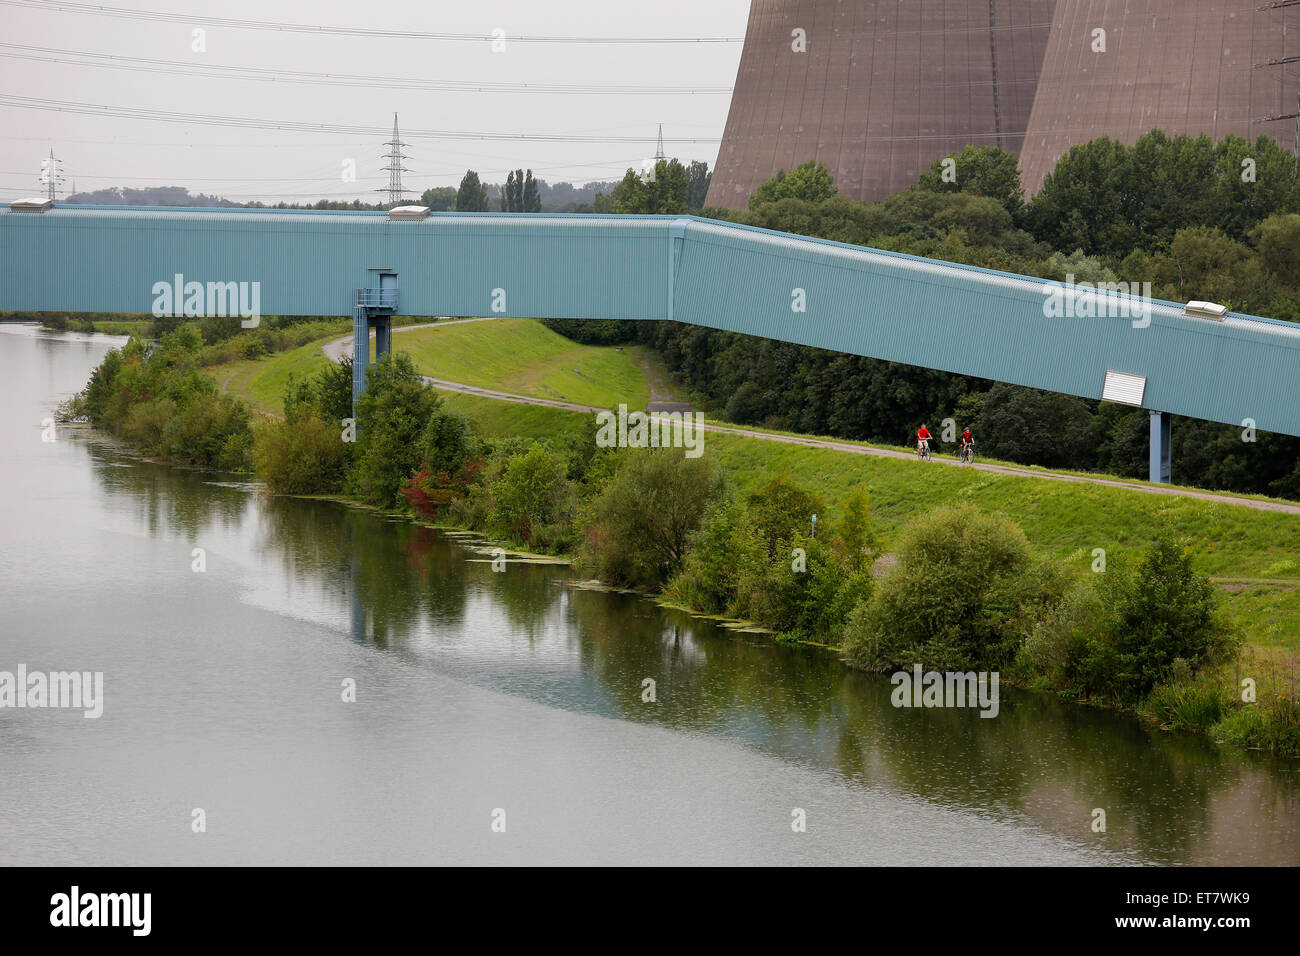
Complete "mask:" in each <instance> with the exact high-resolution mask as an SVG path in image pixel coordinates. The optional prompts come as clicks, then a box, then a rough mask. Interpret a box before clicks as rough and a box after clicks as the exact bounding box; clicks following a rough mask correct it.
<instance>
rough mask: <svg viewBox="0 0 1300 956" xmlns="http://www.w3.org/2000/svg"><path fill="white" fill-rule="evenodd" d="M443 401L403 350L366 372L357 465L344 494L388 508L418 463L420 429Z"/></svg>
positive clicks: (358, 432) (395, 501)
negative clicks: (348, 492)
mask: <svg viewBox="0 0 1300 956" xmlns="http://www.w3.org/2000/svg"><path fill="white" fill-rule="evenodd" d="M441 404H442V402H441V400H440V399H439V398H438V396H437V395H436V394H435V393H434V391H433V390H432V389H430V388H428V387H427V386H426V385H425V384H424V381H423V378H422V377H421V375H420V373H419V371H418V370H417V369H416V367H415V363H414V362H412V361H411V357H410V356H409V355H407V354H406V353H405V352H398V353H395V354H389V355H385V356H384V357H383V358H381V359H380V360H379V361H378V362H377V363H376V364H375V365H373V366H371V368H370V369H369V374H368V375H367V380H366V390H365V392H364V393H363V394H362V396H361V399H360V400H359V401H358V402H357V448H356V465H355V467H354V468H353V469H352V472H351V474H350V476H349V490H350V491H351V492H352V493H353V494H355V495H357V496H358V497H359V498H361V499H362V500H363V501H365V502H367V503H369V504H372V505H378V506H379V507H381V508H391V507H393V506H395V505H396V504H397V501H398V494H399V492H400V490H401V488H402V485H403V484H404V483H405V482H406V480H407V479H408V478H409V477H410V476H411V474H412V473H413V472H414V471H415V469H416V468H417V467H418V466H419V464H420V459H421V452H422V442H421V438H422V437H423V434H424V430H425V428H426V426H427V425H428V422H429V419H430V418H431V417H432V416H433V415H434V413H435V412H437V411H438V409H439V408H440V406H441Z"/></svg>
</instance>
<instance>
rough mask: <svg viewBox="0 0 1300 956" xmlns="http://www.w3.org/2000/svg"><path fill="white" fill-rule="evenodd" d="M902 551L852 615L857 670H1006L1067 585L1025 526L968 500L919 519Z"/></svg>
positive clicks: (850, 654)
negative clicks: (1037, 554) (1034, 550)
mask: <svg viewBox="0 0 1300 956" xmlns="http://www.w3.org/2000/svg"><path fill="white" fill-rule="evenodd" d="M898 555H899V561H898V566H897V567H896V568H895V569H894V570H893V571H892V572H890V574H889V575H888V576H887V577H886V578H885V579H884V580H883V581H882V582H881V584H880V585H879V586H878V587H877V588H876V590H875V592H874V594H873V595H872V598H871V600H870V601H868V602H865V603H863V604H860V605H858V607H857V608H856V609H855V610H854V612H853V613H852V615H850V618H849V622H848V627H847V628H846V630H845V636H844V651H845V655H846V658H847V660H848V661H849V662H850V663H851V664H853V665H854V666H857V667H861V668H864V669H867V670H879V671H887V670H894V669H896V668H901V667H911V666H912V665H914V664H920V665H921V666H922V667H925V668H926V669H934V670H940V671H948V670H961V671H965V670H972V669H973V670H987V671H997V670H1001V669H1002V668H1004V667H1005V666H1007V665H1008V664H1010V663H1011V662H1012V660H1013V659H1014V657H1015V655H1016V652H1017V651H1018V650H1019V648H1020V645H1021V643H1022V642H1023V640H1024V638H1025V636H1026V635H1027V634H1028V633H1029V632H1030V631H1031V630H1032V628H1033V625H1034V624H1035V623H1036V622H1037V621H1038V620H1039V619H1041V617H1042V616H1043V614H1044V612H1045V610H1046V609H1047V608H1048V607H1050V605H1051V604H1052V603H1054V602H1055V601H1057V600H1059V599H1060V596H1061V591H1062V590H1063V582H1062V580H1061V578H1060V576H1059V574H1055V573H1053V572H1052V571H1051V569H1050V568H1048V567H1047V566H1046V565H1043V564H1040V563H1038V562H1036V561H1035V560H1034V558H1033V557H1032V555H1031V553H1030V550H1029V542H1028V541H1027V540H1026V539H1025V536H1024V533H1023V532H1022V531H1021V530H1020V529H1019V528H1018V527H1016V526H1015V525H1014V524H1013V523H1012V522H1010V521H1008V520H1006V519H1005V518H999V517H992V516H988V515H984V514H981V513H980V512H978V511H976V510H975V509H974V508H972V507H970V506H967V505H963V506H958V507H944V508H939V509H937V510H935V511H932V512H930V513H929V514H926V515H922V516H921V517H919V518H917V519H916V520H915V521H913V522H912V523H911V524H910V525H909V526H908V528H907V529H906V530H905V532H904V535H903V539H902V542H901V544H900V547H899V550H898Z"/></svg>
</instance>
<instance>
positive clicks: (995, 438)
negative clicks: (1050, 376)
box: [975, 383, 1095, 469]
mask: <svg viewBox="0 0 1300 956" xmlns="http://www.w3.org/2000/svg"><path fill="white" fill-rule="evenodd" d="M1094 434H1095V432H1094V429H1093V414H1092V411H1091V409H1090V408H1089V407H1088V405H1087V403H1086V402H1085V401H1084V400H1083V399H1081V398H1075V397H1073V396H1071V395H1061V394H1058V393H1057V392H1041V391H1039V390H1037V389H1033V388H1022V387H1021V386H1019V385H1005V384H1001V383H999V384H997V385H994V386H993V387H992V388H991V389H989V392H988V394H987V395H986V396H985V399H984V407H983V409H982V410H981V412H980V417H979V423H978V424H977V425H976V426H975V437H976V440H977V441H978V442H979V443H980V446H981V447H982V448H983V453H984V455H986V456H987V457H990V458H1003V459H1006V460H1007V461H1014V462H1019V463H1021V464H1025V465H1029V464H1035V465H1043V466H1044V467H1047V468H1078V469H1086V468H1091V467H1093V465H1094V461H1095V458H1094V456H1095V441H1094Z"/></svg>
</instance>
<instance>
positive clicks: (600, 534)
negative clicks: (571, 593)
mask: <svg viewBox="0 0 1300 956" xmlns="http://www.w3.org/2000/svg"><path fill="white" fill-rule="evenodd" d="M620 455H621V456H622V458H621V461H620V462H619V466H618V469H617V471H615V473H614V475H613V477H612V478H610V480H609V483H608V484H607V485H606V486H605V488H604V490H603V491H602V492H601V493H600V495H599V496H598V497H597V498H596V499H595V500H594V501H593V502H592V503H591V506H590V509H589V511H588V519H587V521H586V525H587V529H586V534H585V536H584V540H583V545H582V552H581V554H580V555H579V567H580V568H581V569H583V570H584V571H585V572H587V573H591V574H593V575H594V576H596V577H599V578H601V579H602V580H606V581H610V582H613V583H615V584H625V585H631V586H634V587H643V588H657V587H660V586H661V585H663V584H664V582H666V581H668V580H669V579H670V578H671V577H672V575H673V574H675V573H676V572H677V570H678V569H679V568H680V567H681V565H682V561H683V559H684V558H685V556H686V550H687V543H688V541H689V540H690V538H691V536H692V534H693V533H694V532H695V530H696V529H697V528H698V527H699V526H700V523H701V522H702V521H703V519H704V515H705V514H706V513H707V511H708V509H709V506H710V504H711V503H712V502H713V501H714V500H715V499H716V498H717V497H718V495H719V494H720V493H721V491H722V483H721V478H720V476H719V473H718V468H717V465H716V464H714V462H713V461H712V459H710V458H708V457H707V456H706V457H701V458H687V457H686V456H685V455H683V454H682V452H681V449H677V448H659V449H652V448H647V449H635V448H632V449H624V450H622V451H621V452H620Z"/></svg>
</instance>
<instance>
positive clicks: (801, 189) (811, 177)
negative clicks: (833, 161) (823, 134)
mask: <svg viewBox="0 0 1300 956" xmlns="http://www.w3.org/2000/svg"><path fill="white" fill-rule="evenodd" d="M835 193H836V189H835V180H834V179H832V178H831V173H830V170H828V169H827V168H826V167H825V166H823V165H822V164H821V163H819V162H817V161H816V160H812V159H810V160H808V162H806V163H803V164H802V165H800V166H796V167H795V168H794V169H792V170H790V171H789V172H786V171H785V170H784V169H782V170H778V171H777V174H776V175H775V176H773V177H772V178H771V179H769V180H768V181H767V182H765V183H763V184H762V185H761V186H759V187H758V188H757V189H755V190H754V194H753V195H752V196H750V197H749V208H750V209H751V210H752V209H757V208H758V207H759V206H761V205H763V204H764V203H769V202H776V201H778V200H780V199H789V198H793V199H805V200H807V201H808V202H822V201H823V200H826V199H830V198H831V197H832V196H834V195H835Z"/></svg>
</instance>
